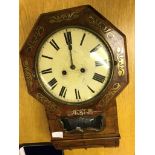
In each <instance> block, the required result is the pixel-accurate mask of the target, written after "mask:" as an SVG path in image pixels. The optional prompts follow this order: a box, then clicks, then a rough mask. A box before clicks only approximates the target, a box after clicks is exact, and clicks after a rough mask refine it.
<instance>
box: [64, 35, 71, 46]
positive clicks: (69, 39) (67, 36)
mask: <svg viewBox="0 0 155 155" xmlns="http://www.w3.org/2000/svg"><path fill="white" fill-rule="evenodd" d="M64 37H65V41H66V44H67V45H71V44H72V35H71V32H66V33H64Z"/></svg>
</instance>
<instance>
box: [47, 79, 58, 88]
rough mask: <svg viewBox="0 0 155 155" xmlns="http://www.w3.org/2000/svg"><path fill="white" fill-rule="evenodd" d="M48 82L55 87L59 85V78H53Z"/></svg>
mask: <svg viewBox="0 0 155 155" xmlns="http://www.w3.org/2000/svg"><path fill="white" fill-rule="evenodd" d="M48 84H49V85H50V86H51V87H52V89H54V88H55V87H56V86H57V80H56V79H55V78H53V79H52V80H51V81H49V82H48Z"/></svg>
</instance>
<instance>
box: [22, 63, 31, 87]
mask: <svg viewBox="0 0 155 155" xmlns="http://www.w3.org/2000/svg"><path fill="white" fill-rule="evenodd" d="M23 70H24V74H25V79H26V82H27V85H28V87H29V88H31V87H32V85H33V76H32V72H31V69H30V67H29V63H28V61H27V60H25V61H24V62H23Z"/></svg>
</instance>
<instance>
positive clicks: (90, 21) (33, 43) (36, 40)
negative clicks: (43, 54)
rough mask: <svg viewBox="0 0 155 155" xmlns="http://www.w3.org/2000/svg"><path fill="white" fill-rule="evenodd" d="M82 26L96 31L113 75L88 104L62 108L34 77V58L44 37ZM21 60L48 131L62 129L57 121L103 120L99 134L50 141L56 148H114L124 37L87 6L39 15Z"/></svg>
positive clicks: (123, 80) (67, 135)
mask: <svg viewBox="0 0 155 155" xmlns="http://www.w3.org/2000/svg"><path fill="white" fill-rule="evenodd" d="M66 26H68V27H74V26H76V27H83V28H86V29H89V30H91V31H92V32H95V34H97V35H98V36H100V38H101V39H102V40H103V41H104V42H105V43H106V44H107V46H108V47H109V51H111V54H112V57H113V60H114V61H113V76H112V78H111V80H110V81H109V83H108V85H107V87H106V89H105V90H104V91H103V92H102V93H101V94H100V95H99V96H98V97H97V98H96V99H95V100H93V101H91V103H89V104H82V105H74V106H71V105H65V104H60V103H59V102H58V101H56V100H53V98H51V96H49V95H48V94H47V93H46V92H45V91H44V90H43V89H42V86H41V85H40V82H39V80H38V77H37V74H36V68H35V65H36V55H37V51H38V49H39V47H40V45H41V44H42V43H43V41H44V40H45V38H47V36H49V35H50V34H52V33H53V32H55V31H57V30H58V29H61V28H63V27H66ZM20 55H21V60H22V66H23V71H24V75H25V80H26V84H27V89H28V92H29V94H30V95H32V96H33V97H34V98H36V99H37V100H38V101H40V102H41V103H42V104H44V105H45V109H46V112H47V117H48V120H49V128H50V131H51V132H55V131H59V130H60V129H62V126H60V123H58V122H59V121H60V118H62V117H68V118H72V117H84V116H88V117H89V116H94V117H95V116H98V115H103V116H104V117H105V119H106V125H105V128H104V130H102V131H100V132H95V133H94V132H93V133H92V132H85V133H75V134H71V133H66V132H64V137H63V139H60V138H52V143H53V144H54V146H55V147H56V148H60V149H64V148H79V147H94V146H117V145H118V144H119V137H120V135H119V131H118V122H117V109H116V101H115V98H116V96H117V95H118V94H119V93H120V92H121V91H122V90H123V89H124V87H125V86H126V85H127V84H128V66H127V50H126V37H125V35H124V34H123V33H122V32H121V31H120V30H118V29H117V28H116V27H115V26H114V25H113V24H112V23H111V22H109V21H108V20H107V19H106V18H105V17H103V16H102V15H101V14H100V13H98V12H97V11H96V10H95V9H94V8H92V7H91V6H89V5H84V6H79V7H75V8H70V9H65V10H59V11H55V12H50V13H44V14H41V15H40V17H39V18H38V20H37V22H36V23H35V25H34V27H33V29H32V31H31V33H30V34H29V36H28V38H27V40H26V42H25V43H24V45H23V47H22V49H21V52H20Z"/></svg>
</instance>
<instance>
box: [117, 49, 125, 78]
mask: <svg viewBox="0 0 155 155" xmlns="http://www.w3.org/2000/svg"><path fill="white" fill-rule="evenodd" d="M116 53H117V61H118V64H117V68H118V75H119V76H124V75H125V61H124V53H123V49H121V48H120V47H118V48H117V50H116Z"/></svg>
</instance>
